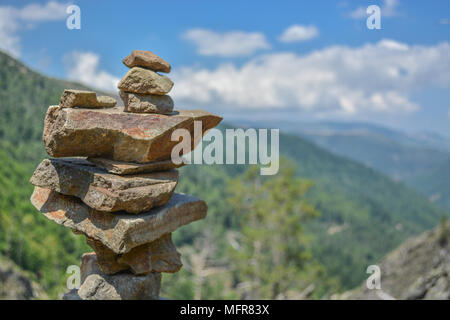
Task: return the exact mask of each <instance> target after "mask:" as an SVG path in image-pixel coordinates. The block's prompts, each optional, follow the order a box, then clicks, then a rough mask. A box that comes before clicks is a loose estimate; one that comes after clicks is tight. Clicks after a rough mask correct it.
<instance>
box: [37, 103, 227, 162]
mask: <svg viewBox="0 0 450 320" xmlns="http://www.w3.org/2000/svg"><path fill="white" fill-rule="evenodd" d="M221 120H222V118H221V117H219V116H216V115H214V114H212V113H209V112H206V111H202V110H192V111H183V110H179V111H177V112H174V113H173V114H171V115H162V114H150V113H126V112H123V108H122V107H115V108H109V109H95V110H94V109H78V108H58V107H57V106H51V107H49V108H48V111H47V114H46V117H45V123H44V134H43V139H44V142H45V147H46V150H47V153H48V154H49V155H50V156H52V157H100V158H108V159H112V160H118V161H128V162H135V163H148V162H153V161H160V160H168V159H170V158H171V152H172V148H173V147H174V146H175V145H177V144H178V143H179V142H178V141H171V135H172V132H173V131H174V130H175V129H178V128H184V129H187V130H188V131H189V132H190V134H191V137H193V136H194V121H201V124H202V134H203V135H204V134H205V133H206V131H207V130H209V129H211V128H213V127H215V126H216V125H217V124H218V123H219V122H220V121H221ZM198 141H199V140H197V141H195V142H198ZM191 142H192V143H191V147H192V149H191V150H193V148H194V147H195V142H194V139H192V141H191Z"/></svg>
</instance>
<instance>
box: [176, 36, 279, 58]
mask: <svg viewBox="0 0 450 320" xmlns="http://www.w3.org/2000/svg"><path fill="white" fill-rule="evenodd" d="M183 38H184V39H186V40H188V41H191V42H192V43H194V44H195V45H196V46H197V52H198V53H199V54H201V55H205V56H223V57H233V56H245V55H250V54H252V53H254V52H255V51H257V50H261V49H268V48H270V45H269V43H268V42H267V40H266V37H265V36H264V34H262V33H260V32H243V31H231V32H224V33H218V32H214V31H211V30H207V29H190V30H187V31H186V32H185V33H184V34H183Z"/></svg>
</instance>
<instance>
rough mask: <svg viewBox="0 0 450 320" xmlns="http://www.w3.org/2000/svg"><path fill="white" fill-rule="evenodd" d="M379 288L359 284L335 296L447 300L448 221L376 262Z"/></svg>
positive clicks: (449, 278)
mask: <svg viewBox="0 0 450 320" xmlns="http://www.w3.org/2000/svg"><path fill="white" fill-rule="evenodd" d="M377 265H378V266H379V267H380V271H381V289H368V288H367V285H366V281H364V283H362V284H361V286H360V287H358V288H356V289H354V290H352V291H347V292H345V293H343V294H340V295H335V296H333V297H332V298H334V299H351V300H355V299H356V300H385V299H398V300H449V299H450V222H447V224H442V223H441V224H440V225H439V226H438V227H437V228H435V229H433V230H429V231H426V232H424V233H422V234H421V235H419V236H417V237H414V238H411V239H409V240H407V241H406V242H404V243H403V244H402V245H400V247H398V248H397V249H395V250H394V251H392V252H391V253H389V254H388V255H387V256H386V257H385V258H384V259H382V261H381V262H380V263H378V264H377Z"/></svg>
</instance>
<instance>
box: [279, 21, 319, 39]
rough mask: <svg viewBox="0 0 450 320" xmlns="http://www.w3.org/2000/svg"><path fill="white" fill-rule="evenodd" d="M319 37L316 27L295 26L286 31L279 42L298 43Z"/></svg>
mask: <svg viewBox="0 0 450 320" xmlns="http://www.w3.org/2000/svg"><path fill="white" fill-rule="evenodd" d="M318 35H319V30H318V29H317V28H316V27H315V26H301V25H293V26H290V27H289V28H287V29H286V30H284V32H283V33H282V34H281V36H280V38H279V40H280V41H281V42H297V41H306V40H310V39H313V38H315V37H317V36H318Z"/></svg>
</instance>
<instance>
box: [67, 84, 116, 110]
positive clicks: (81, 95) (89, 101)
mask: <svg viewBox="0 0 450 320" xmlns="http://www.w3.org/2000/svg"><path fill="white" fill-rule="evenodd" d="M116 103H117V101H116V99H114V98H112V97H108V96H99V97H97V94H96V93H95V92H93V91H83V90H73V89H66V90H64V92H63V94H62V96H61V99H60V102H59V106H60V107H61V108H74V107H78V108H112V107H114V106H115V105H116Z"/></svg>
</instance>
